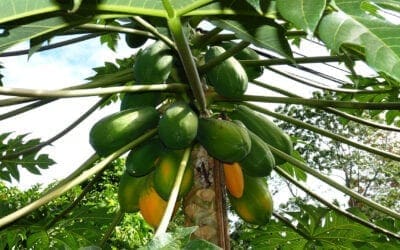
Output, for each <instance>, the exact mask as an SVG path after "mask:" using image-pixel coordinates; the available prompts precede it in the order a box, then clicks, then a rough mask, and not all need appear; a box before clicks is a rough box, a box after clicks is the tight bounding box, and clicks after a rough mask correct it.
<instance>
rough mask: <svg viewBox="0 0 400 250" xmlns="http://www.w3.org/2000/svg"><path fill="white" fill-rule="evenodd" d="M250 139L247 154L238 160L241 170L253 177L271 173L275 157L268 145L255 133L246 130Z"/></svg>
mask: <svg viewBox="0 0 400 250" xmlns="http://www.w3.org/2000/svg"><path fill="white" fill-rule="evenodd" d="M248 132H249V135H250V139H251V149H250V152H249V154H248V155H247V156H246V157H245V158H244V159H243V160H241V161H240V162H239V164H240V166H241V167H242V169H243V171H244V172H245V173H246V174H248V175H250V176H254V177H263V176H268V175H270V174H271V171H272V169H273V168H274V166H275V158H274V155H273V154H272V152H271V150H270V149H269V147H268V145H267V144H266V143H265V142H264V141H263V140H262V139H261V138H260V137H259V136H258V135H256V134H255V133H253V132H251V131H248Z"/></svg>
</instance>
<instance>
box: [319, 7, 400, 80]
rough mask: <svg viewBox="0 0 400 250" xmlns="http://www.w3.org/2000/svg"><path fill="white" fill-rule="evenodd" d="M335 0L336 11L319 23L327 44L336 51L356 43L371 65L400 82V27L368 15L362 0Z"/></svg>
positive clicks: (320, 31) (320, 34)
mask: <svg viewBox="0 0 400 250" xmlns="http://www.w3.org/2000/svg"><path fill="white" fill-rule="evenodd" d="M335 2H336V5H337V7H338V8H339V11H338V12H334V13H332V14H329V15H327V16H325V17H324V18H323V19H322V20H321V24H320V26H319V36H320V38H321V39H322V40H323V41H324V42H325V43H326V45H327V47H329V48H330V49H332V50H333V51H335V52H339V51H340V49H341V48H342V46H344V45H352V46H359V47H361V48H363V49H364V50H363V51H364V53H365V55H364V56H365V59H366V62H367V63H368V64H369V65H370V66H371V67H372V68H374V69H375V70H376V71H378V72H383V73H385V74H387V75H389V76H391V77H393V78H394V79H396V80H397V81H400V47H399V46H398V45H399V44H400V29H399V28H400V27H399V26H398V25H394V24H392V23H390V22H388V21H386V20H384V19H380V18H376V17H374V16H371V15H368V14H367V13H366V11H365V10H364V9H363V7H362V4H361V2H362V1H359V0H346V1H343V0H336V1H335Z"/></svg>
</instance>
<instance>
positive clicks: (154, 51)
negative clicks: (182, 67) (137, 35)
mask: <svg viewBox="0 0 400 250" xmlns="http://www.w3.org/2000/svg"><path fill="white" fill-rule="evenodd" d="M172 62H173V57H172V55H171V51H170V50H169V48H168V46H167V45H166V44H165V43H164V42H162V41H157V42H155V43H153V44H152V45H150V46H148V47H146V48H145V49H143V50H140V51H139V52H138V53H137V55H136V58H135V63H134V65H133V77H134V79H135V81H136V83H137V84H160V83H164V82H165V80H167V78H168V76H169V74H170V73H171V68H172Z"/></svg>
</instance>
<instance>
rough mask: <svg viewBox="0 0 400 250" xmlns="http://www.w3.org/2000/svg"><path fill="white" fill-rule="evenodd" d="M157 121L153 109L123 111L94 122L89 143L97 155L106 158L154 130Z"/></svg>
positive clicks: (157, 114) (157, 118)
mask: <svg viewBox="0 0 400 250" xmlns="http://www.w3.org/2000/svg"><path fill="white" fill-rule="evenodd" d="M159 119H160V116H159V113H158V111H157V110H156V109H155V108H153V107H143V108H137V109H127V110H123V111H120V112H117V113H114V114H111V115H108V116H106V117H104V118H102V119H100V120H99V121H98V122H96V123H95V124H94V126H93V127H92V128H91V130H90V132H89V142H90V144H91V145H92V147H93V148H94V149H95V151H96V152H97V154H99V155H100V156H106V155H108V154H111V153H113V152H114V151H116V150H117V149H119V148H121V147H123V146H125V145H126V144H128V143H130V142H131V141H133V140H135V139H136V138H137V137H139V136H140V135H142V134H143V133H145V132H146V131H147V130H149V129H152V128H155V127H156V126H157V124H158V120H159Z"/></svg>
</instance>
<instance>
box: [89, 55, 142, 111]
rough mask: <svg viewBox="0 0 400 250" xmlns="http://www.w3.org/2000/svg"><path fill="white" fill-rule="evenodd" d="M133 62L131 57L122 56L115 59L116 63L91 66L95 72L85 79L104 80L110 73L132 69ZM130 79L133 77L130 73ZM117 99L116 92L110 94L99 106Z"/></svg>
mask: <svg viewBox="0 0 400 250" xmlns="http://www.w3.org/2000/svg"><path fill="white" fill-rule="evenodd" d="M133 63H134V59H133V57H128V58H123V59H116V63H112V62H105V63H104V66H101V67H96V68H93V71H94V72H96V74H94V75H93V76H91V77H88V78H86V80H97V79H102V80H104V79H105V78H106V77H109V76H108V75H110V74H112V73H117V72H119V71H122V70H126V69H132V68H133ZM132 74H133V72H132ZM132 79H133V75H132ZM119 84H121V85H125V84H127V83H126V82H121V83H119ZM118 100H119V95H118V94H114V95H111V96H110V97H109V98H108V100H106V101H105V102H104V103H103V104H102V105H101V106H100V108H103V107H105V106H107V105H110V104H112V103H115V102H117V101H118Z"/></svg>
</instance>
